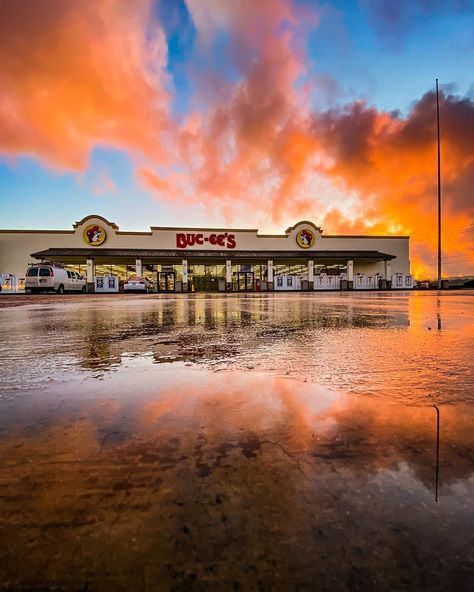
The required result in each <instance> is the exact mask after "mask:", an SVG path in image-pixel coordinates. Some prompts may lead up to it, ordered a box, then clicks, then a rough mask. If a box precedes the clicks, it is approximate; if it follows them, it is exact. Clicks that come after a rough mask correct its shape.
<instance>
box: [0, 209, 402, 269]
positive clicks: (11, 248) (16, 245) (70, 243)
mask: <svg viewBox="0 0 474 592" xmlns="http://www.w3.org/2000/svg"><path fill="white" fill-rule="evenodd" d="M90 224H98V225H100V226H102V227H103V228H104V229H105V230H106V233H107V239H106V241H105V242H104V243H103V244H102V245H101V246H98V247H94V251H96V252H97V253H98V254H99V253H100V250H101V249H103V248H120V247H121V248H129V249H140V248H143V249H176V248H177V243H176V234H177V233H183V232H184V233H194V234H196V233H199V234H203V235H204V236H207V237H208V238H209V237H210V235H211V234H225V233H227V235H229V234H232V235H234V240H235V243H236V247H235V250H236V251H237V250H253V251H266V250H268V251H272V250H273V251H276V250H278V251H297V250H301V252H302V253H304V254H305V256H306V255H307V253H308V252H314V255H315V258H317V253H318V251H331V250H334V251H348V250H359V251H363V250H371V251H380V252H382V253H388V254H391V255H395V257H396V259H394V260H393V261H392V265H391V267H392V273H395V272H403V273H409V271H410V264H409V238H408V237H367V236H360V237H355V236H350V237H342V236H324V234H321V232H320V230H319V229H318V228H317V227H316V226H315V225H314V224H313V223H311V222H300V223H298V224H297V225H296V226H294V227H292V228H290V229H288V231H286V232H285V233H283V234H281V235H259V234H258V231H257V230H242V229H237V230H232V229H228V228H227V229H195V228H191V229H183V228H155V227H152V228H151V230H150V232H141V233H140V232H126V231H121V230H120V229H119V228H118V227H117V226H116V225H115V224H113V223H110V222H108V221H106V220H104V219H103V218H101V217H98V216H90V217H87V218H85V219H84V220H82V221H81V222H79V223H76V224H75V225H74V229H73V230H65V231H34V230H24V231H21V230H15V231H9V230H0V273H12V274H14V275H16V276H23V275H24V274H25V271H26V269H27V266H28V263H30V262H31V261H33V259H32V258H31V257H30V254H31V253H34V252H37V251H42V250H45V249H48V248H60V247H66V248H67V247H70V248H73V247H74V248H90V246H89V245H88V244H86V242H85V241H84V238H83V232H84V229H85V228H86V227H88V226H89V225H90ZM304 228H306V229H308V230H310V231H311V232H313V234H315V242H314V245H313V246H312V247H310V248H309V249H301V248H300V247H299V246H298V244H297V242H296V235H297V233H298V232H299V231H300V230H301V229H304ZM225 240H227V239H225ZM187 248H189V249H191V250H192V249H198V250H208V251H210V252H212V251H219V250H227V248H226V247H222V246H219V245H212V244H210V243H209V242H204V243H203V245H196V246H194V247H187ZM383 268H384V266H383V262H380V263H370V264H363V263H360V262H355V265H354V273H357V272H364V273H376V272H380V273H383V270H384V269H383Z"/></svg>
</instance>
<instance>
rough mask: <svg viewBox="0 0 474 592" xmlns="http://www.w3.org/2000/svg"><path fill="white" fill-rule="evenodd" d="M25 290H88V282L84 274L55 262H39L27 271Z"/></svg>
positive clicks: (35, 291)
mask: <svg viewBox="0 0 474 592" xmlns="http://www.w3.org/2000/svg"><path fill="white" fill-rule="evenodd" d="M25 291H26V292H28V293H30V294H36V293H38V292H52V291H54V292H56V293H58V294H64V293H65V292H82V293H85V292H86V291H87V282H86V279H85V277H84V276H83V275H81V274H79V273H77V272H76V271H70V270H69V269H64V267H61V266H59V265H57V264H54V263H48V264H45V263H38V264H35V265H31V266H30V267H29V268H28V271H27V272H26V278H25Z"/></svg>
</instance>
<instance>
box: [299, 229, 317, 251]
mask: <svg viewBox="0 0 474 592" xmlns="http://www.w3.org/2000/svg"><path fill="white" fill-rule="evenodd" d="M296 242H297V243H298V246H300V247H301V248H302V249H309V247H312V246H313V245H314V234H313V233H312V232H311V231H310V230H307V229H306V228H304V229H303V230H300V231H299V232H298V234H297V235H296Z"/></svg>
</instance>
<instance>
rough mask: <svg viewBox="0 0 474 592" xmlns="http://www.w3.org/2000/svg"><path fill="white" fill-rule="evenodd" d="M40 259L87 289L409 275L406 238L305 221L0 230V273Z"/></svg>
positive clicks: (369, 282)
mask: <svg viewBox="0 0 474 592" xmlns="http://www.w3.org/2000/svg"><path fill="white" fill-rule="evenodd" d="M40 261H49V262H55V263H61V264H63V265H64V266H65V267H66V268H67V269H71V270H75V271H78V272H79V273H82V274H83V275H86V276H87V281H88V284H89V289H90V290H91V291H93V289H94V285H95V282H96V278H97V277H105V276H118V277H119V278H120V280H121V281H125V280H126V279H128V278H129V277H131V276H142V277H148V278H149V279H150V280H151V281H152V282H153V284H154V286H155V288H156V290H157V291H160V292H190V291H273V290H318V289H334V290H337V289H358V288H360V289H364V288H365V289H375V288H390V287H393V288H396V287H398V288H405V287H408V288H409V287H411V285H410V281H412V278H411V276H410V275H409V274H410V260H409V237H407V236H339V235H325V234H324V233H323V231H322V229H321V228H319V227H318V226H316V225H315V224H313V223H312V222H307V221H303V222H298V223H297V224H296V225H294V226H292V227H290V228H288V229H287V230H286V231H285V232H284V233H283V234H260V233H259V232H258V230H255V229H230V228H170V227H155V226H152V227H151V228H150V230H149V231H148V232H133V231H126V230H120V228H119V227H118V226H117V225H116V224H114V223H113V222H109V221H108V220H106V219H105V218H103V217H101V216H97V215H93V216H87V217H86V218H84V219H82V220H80V221H79V222H76V223H75V224H74V225H73V228H72V230H0V273H2V274H7V273H8V274H12V276H15V277H17V278H21V277H24V276H25V274H26V270H27V268H28V265H29V264H31V263H34V262H40ZM400 278H401V279H400ZM410 278H411V280H410ZM396 284H398V285H396Z"/></svg>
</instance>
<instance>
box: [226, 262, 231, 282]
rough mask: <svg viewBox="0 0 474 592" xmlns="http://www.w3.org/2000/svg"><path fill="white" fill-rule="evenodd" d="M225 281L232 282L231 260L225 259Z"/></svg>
mask: <svg viewBox="0 0 474 592" xmlns="http://www.w3.org/2000/svg"><path fill="white" fill-rule="evenodd" d="M225 281H226V283H227V284H230V283H231V282H232V260H231V259H227V260H226V262H225Z"/></svg>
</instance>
